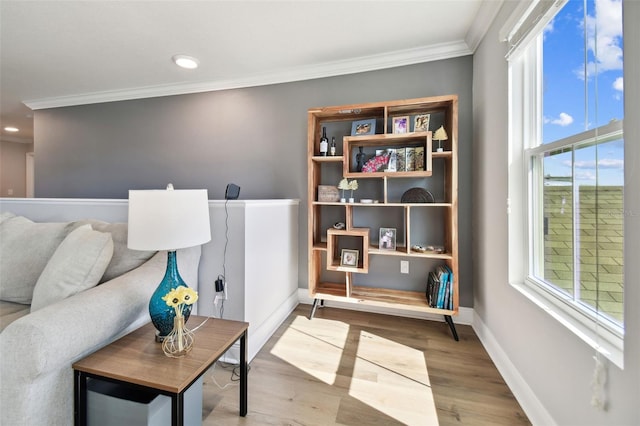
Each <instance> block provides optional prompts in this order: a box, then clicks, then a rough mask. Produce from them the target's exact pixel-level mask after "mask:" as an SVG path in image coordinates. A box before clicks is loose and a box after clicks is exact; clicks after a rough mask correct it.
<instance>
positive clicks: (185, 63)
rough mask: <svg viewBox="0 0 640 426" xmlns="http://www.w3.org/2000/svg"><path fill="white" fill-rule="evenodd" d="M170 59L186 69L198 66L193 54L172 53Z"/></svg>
mask: <svg viewBox="0 0 640 426" xmlns="http://www.w3.org/2000/svg"><path fill="white" fill-rule="evenodd" d="M171 59H173V62H175V64H176V65H177V66H179V67H181V68H186V69H188V70H192V69H195V68H198V64H199V63H200V62H199V61H198V60H197V59H196V58H194V57H193V56H187V55H174V56H173V57H172V58H171Z"/></svg>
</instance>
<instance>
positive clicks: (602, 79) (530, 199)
mask: <svg viewBox="0 0 640 426" xmlns="http://www.w3.org/2000/svg"><path fill="white" fill-rule="evenodd" d="M524 8H525V6H523V7H522V9H524ZM514 15H515V16H516V17H515V18H514V19H513V21H512V22H516V23H515V24H507V25H508V26H509V27H508V28H507V29H506V32H508V35H505V39H507V40H508V41H509V43H510V46H511V51H510V53H509V55H508V60H509V76H510V82H509V84H510V89H509V90H510V144H511V147H510V148H511V152H510V154H511V155H510V158H511V164H510V177H509V186H510V188H509V197H510V200H509V201H510V223H509V227H510V242H509V243H510V252H512V254H514V256H513V257H512V258H511V259H510V280H511V282H512V283H514V284H515V285H516V287H517V288H518V289H519V290H521V291H522V292H523V293H524V294H525V295H527V296H528V297H529V298H530V299H531V300H533V301H534V302H535V303H537V304H539V305H540V306H542V307H543V308H544V309H545V310H546V311H548V312H549V313H550V314H551V315H553V316H554V317H556V318H557V319H558V320H559V321H560V322H561V323H563V324H565V325H566V326H568V327H569V328H571V329H572V330H573V331H574V332H575V333H576V334H578V335H579V336H580V337H582V338H583V339H584V340H585V341H587V342H588V343H589V344H591V345H592V346H594V347H596V348H597V349H598V350H600V351H601V352H602V353H603V354H605V355H606V356H607V357H609V358H610V359H611V360H612V361H614V362H615V363H616V364H617V365H619V366H620V367H622V343H623V336H624V316H623V295H624V291H623V290H624V277H623V246H624V233H623V212H624V206H623V190H624V173H623V163H624V162H623V159H624V138H623V130H622V127H623V126H622V124H623V119H624V110H623V108H624V106H623V95H624V91H623V79H622V67H623V55H622V46H623V44H622V42H623V40H622V2H621V0H584V1H576V0H571V1H566V0H564V1H563V0H560V1H557V2H552V1H545V0H539V1H532V2H528V3H526V9H525V10H517V11H516V12H515V13H514Z"/></svg>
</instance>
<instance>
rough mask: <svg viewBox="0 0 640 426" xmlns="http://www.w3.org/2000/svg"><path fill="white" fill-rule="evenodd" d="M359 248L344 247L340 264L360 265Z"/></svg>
mask: <svg viewBox="0 0 640 426" xmlns="http://www.w3.org/2000/svg"><path fill="white" fill-rule="evenodd" d="M359 254H360V253H359V252H358V250H351V249H342V252H341V253H340V266H353V267H354V268H355V267H357V266H358V255H359Z"/></svg>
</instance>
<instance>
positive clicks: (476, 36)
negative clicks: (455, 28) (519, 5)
mask: <svg viewBox="0 0 640 426" xmlns="http://www.w3.org/2000/svg"><path fill="white" fill-rule="evenodd" d="M503 3H504V0H483V2H482V4H481V5H480V8H479V9H478V14H477V15H476V18H475V19H474V21H473V23H472V24H471V27H470V28H469V31H468V32H467V35H466V36H465V38H464V40H465V42H466V43H467V45H468V46H469V48H470V49H471V51H472V52H475V51H476V49H477V48H478V46H479V45H480V42H481V41H482V39H483V38H484V36H485V34H486V33H487V31H488V30H489V27H491V24H492V23H493V20H494V19H495V18H496V16H497V15H498V12H499V11H500V8H501V7H502V4H503Z"/></svg>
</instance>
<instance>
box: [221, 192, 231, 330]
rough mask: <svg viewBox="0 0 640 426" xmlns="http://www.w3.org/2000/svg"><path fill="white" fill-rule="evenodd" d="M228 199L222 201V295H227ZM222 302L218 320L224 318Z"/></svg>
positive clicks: (223, 300) (223, 299)
mask: <svg viewBox="0 0 640 426" xmlns="http://www.w3.org/2000/svg"><path fill="white" fill-rule="evenodd" d="M228 203H229V199H226V200H225V201H224V228H225V229H224V250H223V252H222V279H223V283H224V294H225V295H226V294H227V245H228V244H229V210H228V208H227V204H228ZM224 302H225V298H222V302H221V303H220V318H224Z"/></svg>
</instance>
